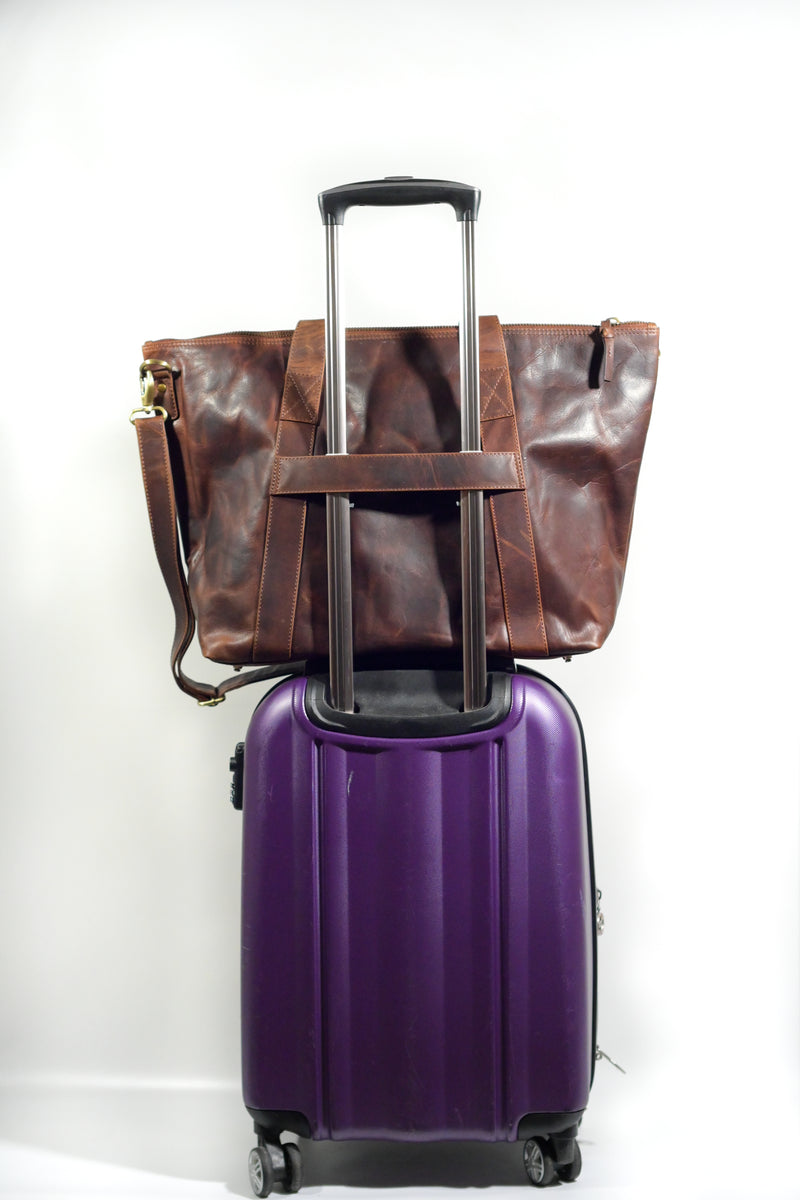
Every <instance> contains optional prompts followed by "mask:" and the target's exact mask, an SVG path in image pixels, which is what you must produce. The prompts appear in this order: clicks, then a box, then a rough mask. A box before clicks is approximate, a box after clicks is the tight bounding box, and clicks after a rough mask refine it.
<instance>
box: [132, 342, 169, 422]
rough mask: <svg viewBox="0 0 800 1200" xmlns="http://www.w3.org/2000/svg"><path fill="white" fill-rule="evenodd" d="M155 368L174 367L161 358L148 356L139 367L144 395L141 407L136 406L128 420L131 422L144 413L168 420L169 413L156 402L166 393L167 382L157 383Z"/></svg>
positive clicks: (140, 387)
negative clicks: (154, 373)
mask: <svg viewBox="0 0 800 1200" xmlns="http://www.w3.org/2000/svg"><path fill="white" fill-rule="evenodd" d="M153 368H156V369H157V370H159V369H160V370H164V371H171V370H172V367H171V366H170V364H169V363H168V362H164V361H163V359H160V358H146V359H145V361H144V362H143V363H142V364H141V366H140V367H139V391H140V392H141V396H142V405H141V408H135V409H134V410H133V412H132V413H131V415H130V417H129V418H128V420H129V421H130V423H131V424H133V423H134V419H135V418H136V417H138V416H139V415H140V414H142V415H143V416H145V417H155V416H158V417H163V418H164V420H165V421H166V420H167V419H168V417H169V413H168V412H167V410H166V409H165V408H162V407H161V405H160V404H156V399H157V398H158V399H160V398H161V397H162V396H163V395H165V393H166V390H167V385H166V384H165V383H156V381H155V376H154V375H153Z"/></svg>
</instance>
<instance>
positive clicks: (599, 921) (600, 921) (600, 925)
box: [594, 888, 606, 937]
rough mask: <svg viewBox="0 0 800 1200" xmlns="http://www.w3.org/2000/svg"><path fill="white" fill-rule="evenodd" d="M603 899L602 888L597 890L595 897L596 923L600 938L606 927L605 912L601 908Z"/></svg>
mask: <svg viewBox="0 0 800 1200" xmlns="http://www.w3.org/2000/svg"><path fill="white" fill-rule="evenodd" d="M602 899H603V893H602V892H601V891H600V888H595V896H594V922H595V928H596V929H597V936H598V937H600V935H601V934H602V932H603V930H604V929H605V927H606V919H605V917H604V916H603V910H602V908H601V907H600V901H601V900H602Z"/></svg>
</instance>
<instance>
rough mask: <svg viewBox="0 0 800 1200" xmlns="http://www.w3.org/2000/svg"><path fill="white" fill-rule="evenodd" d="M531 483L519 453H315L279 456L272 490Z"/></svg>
mask: <svg viewBox="0 0 800 1200" xmlns="http://www.w3.org/2000/svg"><path fill="white" fill-rule="evenodd" d="M524 487H525V481H524V478H523V475H522V463H521V461H520V458H519V455H517V454H512V453H509V452H506V451H494V452H489V453H484V454H464V453H461V452H457V453H449V452H448V453H441V454H315V455H311V456H310V457H303V458H285V457H283V456H280V457H279V456H276V459H275V465H274V467H273V472H272V484H271V487H270V492H271V493H272V495H273V496H303V495H317V494H319V493H325V494H327V493H330V492H333V493H336V492H339V493H346V494H350V493H351V492H353V493H355V492H442V491H450V492H468V491H469V492H495V491H514V490H520V489H522V488H524Z"/></svg>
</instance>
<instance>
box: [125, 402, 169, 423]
mask: <svg viewBox="0 0 800 1200" xmlns="http://www.w3.org/2000/svg"><path fill="white" fill-rule="evenodd" d="M140 413H141V414H142V416H145V417H163V418H164V420H165V421H166V420H167V418H168V417H169V413H168V412H167V410H166V409H165V408H162V407H161V405H160V404H146V405H144V406H143V407H142V408H135V409H134V410H133V412H132V413H131V415H130V416H129V417H128V420H129V421H130V423H131V425H133V424H135V422H136V418H137V417H138V416H139V414H140Z"/></svg>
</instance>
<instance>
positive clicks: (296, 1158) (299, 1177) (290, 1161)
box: [283, 1142, 303, 1195]
mask: <svg viewBox="0 0 800 1200" xmlns="http://www.w3.org/2000/svg"><path fill="white" fill-rule="evenodd" d="M283 1157H284V1161H285V1163H286V1177H285V1180H284V1184H283V1189H284V1191H285V1192H288V1194H289V1195H294V1193H295V1192H299V1191H300V1188H301V1187H302V1186H303V1156H302V1154H301V1153H300V1147H299V1146H295V1144H294V1142H287V1143H286V1145H285V1146H284V1147H283Z"/></svg>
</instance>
